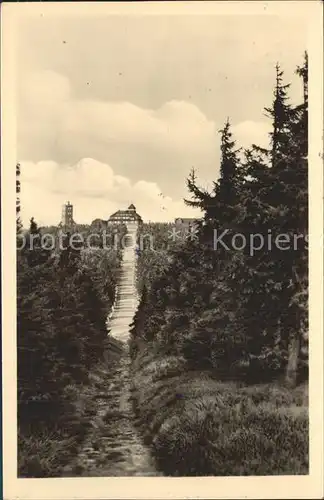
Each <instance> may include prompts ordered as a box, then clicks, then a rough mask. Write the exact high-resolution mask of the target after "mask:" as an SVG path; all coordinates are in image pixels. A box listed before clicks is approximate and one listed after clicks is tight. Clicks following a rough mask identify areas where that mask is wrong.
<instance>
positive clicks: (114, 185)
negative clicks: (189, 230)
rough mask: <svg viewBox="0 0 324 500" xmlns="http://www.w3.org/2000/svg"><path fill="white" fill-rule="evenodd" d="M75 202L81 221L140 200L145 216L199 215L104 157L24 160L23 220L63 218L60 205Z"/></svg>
mask: <svg viewBox="0 0 324 500" xmlns="http://www.w3.org/2000/svg"><path fill="white" fill-rule="evenodd" d="M68 200H69V201H70V202H71V203H72V204H73V205H74V216H75V220H76V222H79V223H90V222H91V221H92V220H94V219H96V218H102V219H108V217H109V216H110V215H111V214H112V213H113V212H114V211H116V210H118V209H121V208H127V206H128V205H129V204H130V203H135V205H136V207H137V210H138V213H140V214H141V215H142V217H143V218H144V219H145V220H155V221H167V220H169V221H172V220H173V219H174V218H175V217H179V216H184V217H185V216H189V217H190V216H191V217H195V216H199V215H200V212H199V211H197V210H193V209H190V208H189V207H186V206H185V205H184V203H183V202H182V201H181V200H173V199H172V198H171V197H169V196H165V197H163V196H161V190H160V188H159V186H158V185H157V184H156V183H152V182H147V181H144V180H140V181H138V182H135V183H132V182H131V181H130V180H129V179H127V178H126V177H122V176H119V175H115V173H114V171H113V169H112V168H111V167H110V166H109V165H106V164H104V163H100V162H98V161H96V160H93V159H91V158H85V159H83V160H81V161H80V162H78V163H77V164H75V165H58V164H56V163H55V162H39V163H31V162H22V163H21V206H22V219H23V222H24V226H28V221H29V219H30V218H31V217H35V220H36V221H37V222H38V223H39V224H40V225H45V224H58V222H59V221H60V215H61V205H62V204H63V203H65V202H66V201H68Z"/></svg>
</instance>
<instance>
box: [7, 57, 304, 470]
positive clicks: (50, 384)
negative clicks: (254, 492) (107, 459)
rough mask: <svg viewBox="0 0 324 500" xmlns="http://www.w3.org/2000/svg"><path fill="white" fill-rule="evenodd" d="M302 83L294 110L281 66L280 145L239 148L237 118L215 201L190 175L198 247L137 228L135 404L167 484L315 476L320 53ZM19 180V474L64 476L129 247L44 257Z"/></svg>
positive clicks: (160, 227)
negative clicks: (313, 128)
mask: <svg viewBox="0 0 324 500" xmlns="http://www.w3.org/2000/svg"><path fill="white" fill-rule="evenodd" d="M296 73H297V74H298V75H299V77H300V82H301V88H302V90H303V99H302V102H301V103H300V104H298V105H293V104H291V102H290V99H289V84H287V83H285V81H284V73H283V70H282V69H281V67H280V66H279V65H277V66H276V72H275V85H274V91H273V99H272V102H270V104H269V106H268V107H266V108H265V113H266V114H267V116H268V118H269V120H270V121H271V128H272V132H271V134H270V137H269V147H268V149H264V148H261V147H259V146H258V145H256V144H252V145H251V147H250V148H249V149H242V148H240V147H239V145H237V144H236V141H235V137H233V135H232V130H231V124H230V121H229V120H227V121H226V123H225V124H224V127H223V129H222V130H220V148H221V161H220V175H219V178H216V179H215V181H214V183H213V189H212V191H206V190H205V189H203V188H201V187H200V183H199V179H198V176H197V172H195V170H192V171H191V172H190V173H188V178H187V181H186V182H187V188H188V197H187V199H186V200H185V203H186V204H187V205H188V206H192V207H196V208H200V209H201V211H202V213H203V217H202V218H201V219H199V220H197V222H196V227H197V231H196V233H195V237H193V238H179V239H178V240H177V241H171V240H170V235H169V231H170V228H171V227H172V224H170V223H165V224H163V223H150V224H144V225H143V226H142V227H140V228H139V231H138V241H139V242H140V240H141V237H142V236H143V235H145V234H149V235H151V236H152V241H153V246H152V245H150V244H149V242H148V243H146V244H144V245H140V246H139V250H138V257H137V288H138V292H139V295H140V303H139V307H138V309H137V312H136V314H135V316H134V319H133V323H132V324H131V325H130V339H129V350H130V356H131V365H130V370H131V380H132V387H131V401H132V408H133V412H134V423H135V426H136V429H137V431H138V432H139V433H140V435H141V436H142V439H143V442H144V443H145V445H146V446H148V447H149V449H150V450H151V453H152V456H154V458H155V460H156V464H157V468H158V470H159V471H161V473H163V474H164V475H169V476H204V475H205V476H208V475H213V476H222V475H223V476H224V475H271V474H307V473H308V246H307V231H308V159H307V158H308V59H307V54H305V57H304V61H303V64H302V65H301V66H300V67H298V68H297V69H296ZM269 101H271V96H269ZM215 141H216V138H215ZM215 167H216V166H215ZM215 170H216V168H215ZM188 172H189V170H188ZM19 178H20V165H19V164H18V165H17V356H18V455H19V457H18V463H19V471H18V472H19V476H20V477H54V476H59V475H60V473H61V470H62V467H63V466H64V464H65V463H67V462H69V460H70V459H71V457H72V456H73V455H74V454H75V453H77V449H78V446H79V445H80V442H82V440H83V439H84V436H85V435H86V433H87V430H88V428H89V425H90V420H91V416H92V415H93V412H94V408H93V407H92V404H91V401H92V400H91V397H90V396H89V393H90V392H91V390H92V388H91V384H90V381H89V374H90V373H91V372H92V371H93V370H95V369H96V366H98V364H99V365H100V366H101V368H102V366H104V368H103V369H104V370H105V371H106V374H108V379H109V370H110V366H109V363H106V364H105V365H102V363H103V361H102V358H103V352H104V351H105V350H106V349H107V348H108V349H109V345H108V344H109V341H110V340H111V339H109V335H107V324H106V323H107V316H108V315H109V313H110V311H111V308H112V305H113V303H114V300H115V294H116V285H117V283H118V275H119V269H120V266H121V262H122V250H121V248H109V249H107V248H102V247H101V246H100V245H98V246H97V247H96V248H92V249H85V248H82V247H81V246H80V248H79V249H75V248H72V247H71V245H70V244H69V242H68V238H67V237H66V239H65V240H64V241H65V244H64V248H63V249H58V248H55V249H54V250H53V251H48V249H44V247H43V245H42V244H41V239H42V234H44V233H45V232H46V228H40V227H38V226H37V222H36V221H35V220H34V219H31V221H30V227H29V230H28V231H27V232H23V230H22V224H21V221H20V211H21V207H20V201H19V192H20V188H21V186H20V180H19ZM81 230H82V231H83V232H84V233H85V234H86V235H88V234H90V233H91V232H92V231H95V228H92V227H91V226H84V227H80V231H81ZM47 231H48V228H47ZM51 231H53V232H55V231H56V229H55V228H51V229H50V232H51ZM117 232H118V234H120V235H123V234H124V233H125V227H124V226H120V227H118V228H117ZM222 234H223V237H222V238H221V240H220V239H219V237H218V236H219V235H222ZM215 235H216V236H215ZM217 235H218V236H217ZM251 236H253V238H252V239H251ZM270 236H271V238H270ZM23 237H24V238H27V244H25V245H23V248H21V246H22V245H21V244H20V242H21V239H22V238H23ZM30 239H32V240H33V246H32V248H30V245H29V240H30ZM242 242H243V243H244V244H242ZM260 242H263V244H262V245H261V244H260ZM254 243H257V246H255V245H254ZM107 346H108V347H107ZM98 389H100V390H101V391H104V390H105V387H100V388H98Z"/></svg>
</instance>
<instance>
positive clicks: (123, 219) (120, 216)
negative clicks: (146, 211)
mask: <svg viewBox="0 0 324 500" xmlns="http://www.w3.org/2000/svg"><path fill="white" fill-rule="evenodd" d="M134 222H135V223H137V224H142V222H143V220H142V217H141V216H140V215H139V214H138V213H137V212H136V208H135V206H134V205H133V204H131V205H129V207H128V208H127V209H126V210H118V211H117V212H115V213H113V214H112V215H111V216H110V217H109V219H108V224H127V223H134Z"/></svg>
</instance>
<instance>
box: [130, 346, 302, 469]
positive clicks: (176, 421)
mask: <svg viewBox="0 0 324 500" xmlns="http://www.w3.org/2000/svg"><path fill="white" fill-rule="evenodd" d="M138 361H139V362H138V363H137V364H136V363H134V364H133V369H134V377H133V387H132V401H133V405H134V409H135V414H136V417H137V422H138V426H139V429H140V430H141V431H142V434H143V437H144V440H145V443H146V444H148V445H150V446H151V449H152V453H153V455H154V457H155V460H156V464H157V466H158V468H159V469H160V470H161V471H163V473H164V474H165V475H169V476H211V475H212V476H228V475H231V476H233V475H234V476H236V475H277V474H286V475H288V474H307V473H308V410H307V406H306V404H307V386H305V385H304V386H300V387H297V388H296V389H295V390H293V391H291V390H288V389H286V388H284V387H281V386H280V385H278V384H260V385H253V386H244V385H242V384H239V383H236V382H218V381H216V380H215V379H213V378H212V374H211V373H210V372H208V371H204V372H200V371H198V370H191V371H189V370H188V367H186V365H185V363H184V360H183V359H181V358H176V357H172V356H169V357H165V358H162V357H159V358H156V359H155V360H154V359H152V355H147V354H145V355H143V356H141V357H140V359H139V360H138Z"/></svg>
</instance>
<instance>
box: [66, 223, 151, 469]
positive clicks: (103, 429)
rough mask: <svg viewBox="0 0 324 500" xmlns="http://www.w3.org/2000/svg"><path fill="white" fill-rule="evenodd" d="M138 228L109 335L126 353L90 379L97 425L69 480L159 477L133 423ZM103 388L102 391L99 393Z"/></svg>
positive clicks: (126, 254)
mask: <svg viewBox="0 0 324 500" xmlns="http://www.w3.org/2000/svg"><path fill="white" fill-rule="evenodd" d="M136 230H137V226H136V225H129V226H128V233H127V236H126V238H124V241H125V244H124V250H123V260H122V265H121V273H120V279H119V284H118V289H117V296H116V302H115V305H114V307H113V311H112V313H111V315H110V317H109V319H108V322H107V327H108V331H109V336H110V337H112V338H113V339H116V340H117V341H119V342H121V343H122V344H121V345H122V348H121V351H122V352H121V354H120V355H119V356H115V357H113V356H111V352H110V351H109V349H108V350H107V352H106V353H105V362H103V363H100V364H99V365H98V367H97V368H96V370H94V371H93V373H91V374H90V380H91V383H92V385H93V388H94V390H93V394H92V396H91V397H92V399H93V405H94V406H95V408H96V412H95V416H94V417H93V418H92V422H91V426H90V429H89V432H88V435H87V436H86V438H85V440H84V442H83V445H82V447H81V449H80V450H79V453H78V455H77V457H76V459H75V460H74V462H73V463H72V464H70V465H69V466H68V467H67V468H66V469H65V472H64V476H65V477H69V476H74V477H75V476H82V477H89V476H96V477H98V476H101V477H104V476H157V475H160V474H159V473H158V472H157V471H156V469H155V466H154V462H153V460H152V458H151V456H150V453H149V451H148V449H147V448H146V447H145V446H144V445H143V443H142V441H141V438H140V436H139V435H138V433H137V430H136V429H135V427H134V424H133V418H134V417H133V411H132V406H131V402H130V370H129V368H130V367H129V365H130V358H129V353H128V344H127V341H128V337H129V325H130V323H131V322H132V320H133V316H134V314H135V312H136V308H137V306H138V296H137V291H136V284H135V272H136V255H135V249H134V247H135V241H136ZM98 387H99V388H100V391H98V390H96V388H98Z"/></svg>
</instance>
